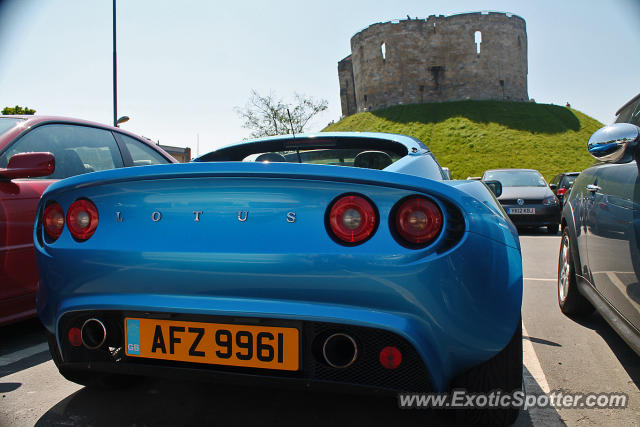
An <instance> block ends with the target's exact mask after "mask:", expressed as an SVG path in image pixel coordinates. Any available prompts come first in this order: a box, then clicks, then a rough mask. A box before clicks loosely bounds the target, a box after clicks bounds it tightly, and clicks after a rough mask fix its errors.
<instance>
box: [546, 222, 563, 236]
mask: <svg viewBox="0 0 640 427" xmlns="http://www.w3.org/2000/svg"><path fill="white" fill-rule="evenodd" d="M559 228H560V224H550V225H547V231H548V232H549V234H558V229H559Z"/></svg>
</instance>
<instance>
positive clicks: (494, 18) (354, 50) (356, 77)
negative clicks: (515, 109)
mask: <svg viewBox="0 0 640 427" xmlns="http://www.w3.org/2000/svg"><path fill="white" fill-rule="evenodd" d="M338 78H339V80H340V101H341V103H342V114H343V116H348V115H351V114H354V113H357V112H360V111H368V110H376V109H379V108H384V107H388V106H391V105H398V104H418V103H423V102H442V101H458V100H465V99H476V100H483V99H485V100H486V99H494V100H510V101H527V100H528V99H529V97H528V95H527V31H526V24H525V21H524V19H522V18H520V17H519V16H516V15H512V14H509V13H497V12H477V13H465V14H460V15H452V16H435V15H432V16H430V17H429V18H427V19H406V20H401V21H392V22H386V23H378V24H373V25H371V26H369V27H367V28H365V29H364V30H362V31H360V32H359V33H357V34H356V35H354V36H353V37H352V38H351V55H349V56H347V57H346V58H344V59H343V60H342V61H340V62H338Z"/></svg>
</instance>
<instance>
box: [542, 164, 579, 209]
mask: <svg viewBox="0 0 640 427" xmlns="http://www.w3.org/2000/svg"><path fill="white" fill-rule="evenodd" d="M578 175H580V172H564V173H560V174H558V175H556V176H554V177H553V179H552V180H551V181H549V188H551V191H553V194H555V195H556V197H557V198H558V201H559V202H560V204H561V205H562V202H563V200H564V196H565V195H566V194H567V193H568V192H569V190H570V189H571V186H572V185H573V182H574V181H575V180H576V178H577V177H578Z"/></svg>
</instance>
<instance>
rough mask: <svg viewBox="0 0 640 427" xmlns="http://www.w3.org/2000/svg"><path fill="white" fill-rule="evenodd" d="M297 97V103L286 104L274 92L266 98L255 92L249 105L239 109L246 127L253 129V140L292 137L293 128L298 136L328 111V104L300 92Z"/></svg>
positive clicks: (253, 91) (236, 108)
mask: <svg viewBox="0 0 640 427" xmlns="http://www.w3.org/2000/svg"><path fill="white" fill-rule="evenodd" d="M294 97H295V102H294V103H293V104H286V103H285V102H283V101H282V99H280V98H278V97H276V96H275V95H273V94H272V93H270V94H269V95H267V96H262V95H260V94H259V93H258V92H256V91H255V90H253V89H252V90H251V95H250V96H249V101H247V104H246V106H245V107H244V108H240V107H235V111H236V113H237V114H238V115H239V116H240V117H241V118H242V120H243V123H242V127H243V128H245V129H250V130H251V133H250V137H251V138H260V137H263V136H274V135H284V134H288V133H291V128H292V125H293V131H294V132H295V133H302V132H303V130H304V127H305V126H306V125H307V123H309V120H311V119H312V118H313V117H314V116H315V115H317V114H318V113H321V112H322V111H324V110H326V109H327V105H328V102H327V101H326V100H325V99H320V100H316V99H313V98H310V97H307V96H304V95H300V94H298V93H296V94H295V95H294ZM287 109H288V110H289V112H290V113H291V121H289V115H288V114H287Z"/></svg>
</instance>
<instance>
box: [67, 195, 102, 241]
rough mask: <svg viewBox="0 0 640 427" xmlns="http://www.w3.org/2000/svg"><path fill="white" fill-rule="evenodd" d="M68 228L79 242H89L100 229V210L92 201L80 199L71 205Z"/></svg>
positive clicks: (68, 214)
mask: <svg viewBox="0 0 640 427" xmlns="http://www.w3.org/2000/svg"><path fill="white" fill-rule="evenodd" d="M67 227H69V231H70V232H71V235H72V236H73V237H75V238H76V239H78V240H87V239H88V238H89V237H91V236H92V235H93V232H94V231H96V228H97V227H98V209H97V208H96V205H94V204H93V203H92V202H91V201H89V200H87V199H79V200H76V201H75V202H73V203H72V204H71V206H70V207H69V211H68V212H67Z"/></svg>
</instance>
